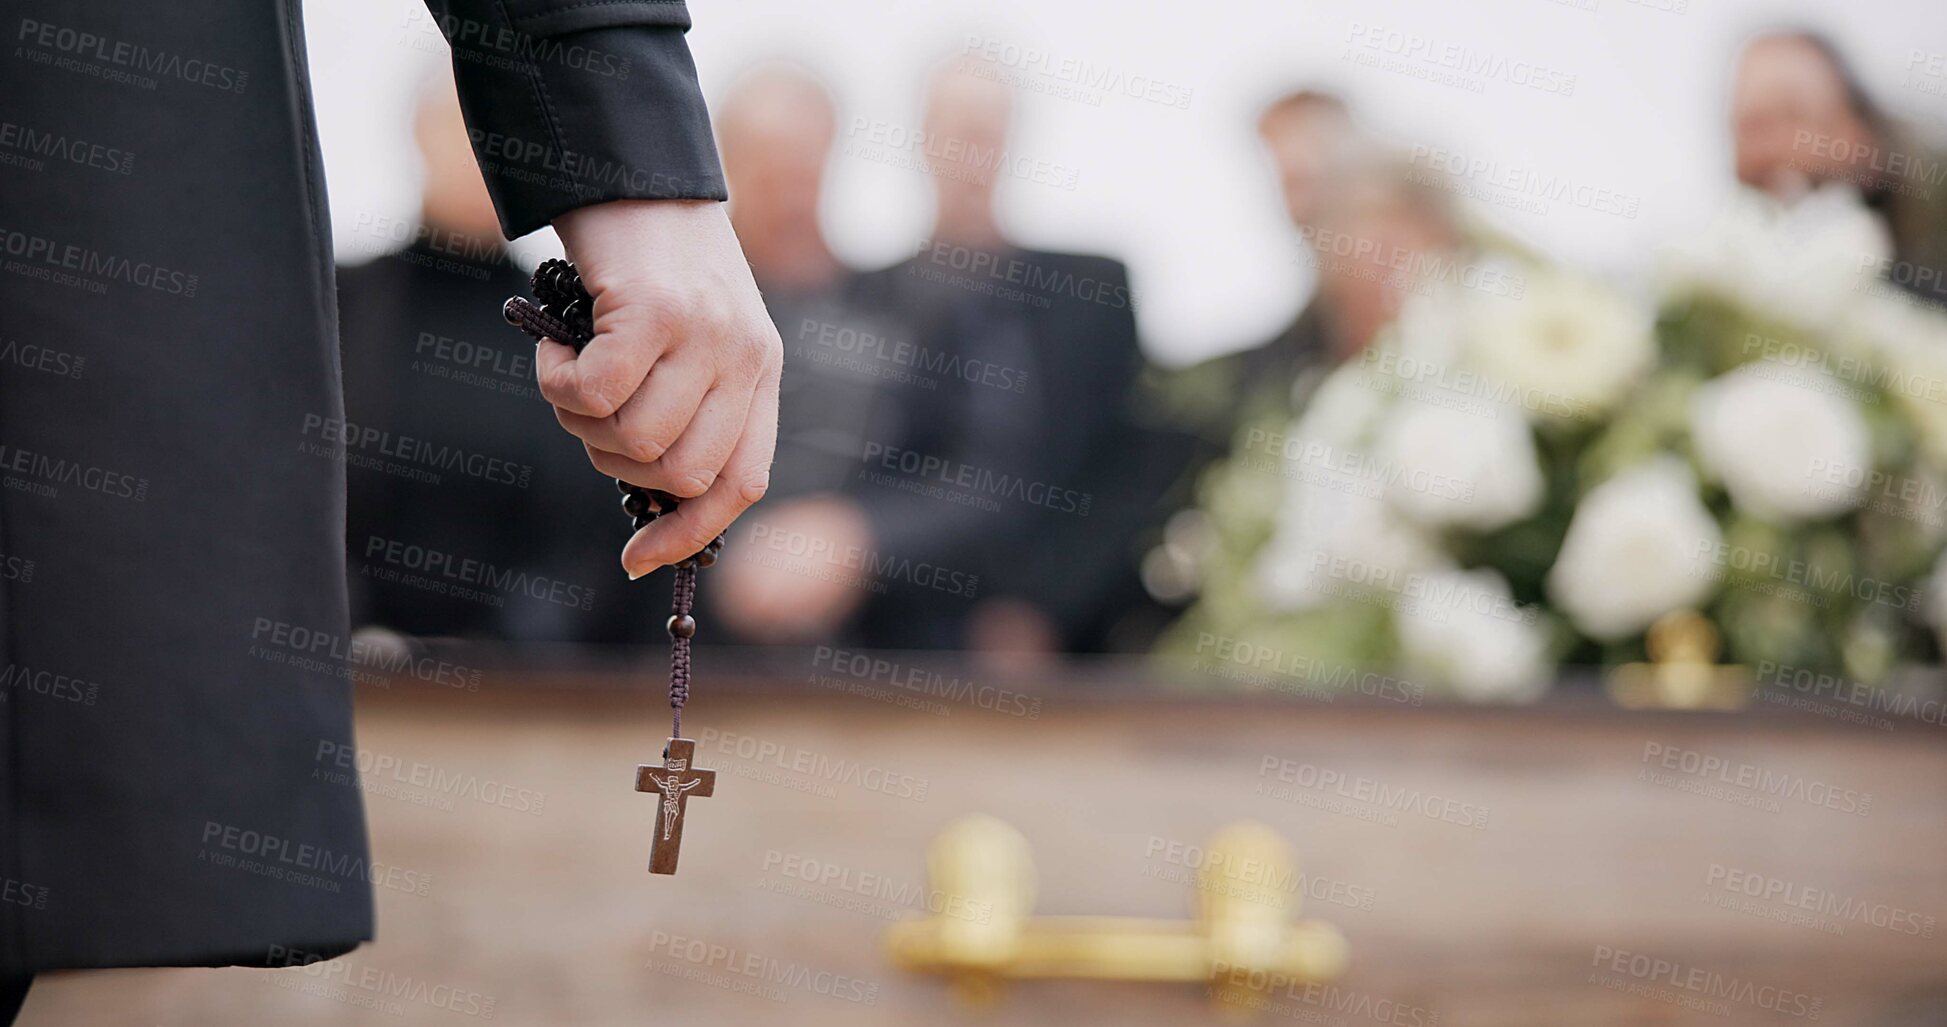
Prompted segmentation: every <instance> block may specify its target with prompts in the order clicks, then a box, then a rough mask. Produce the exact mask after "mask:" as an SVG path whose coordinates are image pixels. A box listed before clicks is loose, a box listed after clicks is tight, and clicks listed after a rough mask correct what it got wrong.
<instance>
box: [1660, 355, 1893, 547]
mask: <svg viewBox="0 0 1947 1027" xmlns="http://www.w3.org/2000/svg"><path fill="white" fill-rule="evenodd" d="M1846 393H1847V386H1846V385H1845V384H1844V383H1842V382H1840V381H1839V380H1837V379H1835V378H1833V377H1832V376H1831V375H1829V374H1827V373H1825V372H1824V371H1821V370H1816V369H1812V368H1797V367H1788V366H1785V365H1782V364H1776V363H1767V362H1763V361H1759V362H1756V363H1750V364H1745V365H1744V366H1743V367H1740V368H1738V369H1737V370H1735V371H1732V372H1730V373H1729V374H1726V375H1723V376H1721V377H1719V378H1715V379H1712V380H1711V381H1708V382H1705V383H1704V384H1703V385H1702V386H1701V387H1699V388H1698V389H1697V393H1696V395H1695V396H1693V397H1692V398H1691V402H1690V433H1691V438H1692V440H1693V441H1694V442H1695V443H1696V445H1697V456H1698V458H1699V459H1700V460H1701V461H1702V462H1703V465H1704V468H1705V469H1706V470H1707V471H1709V472H1710V473H1711V474H1712V475H1713V476H1715V477H1716V478H1718V479H1720V480H1722V481H1723V483H1724V490H1725V491H1726V492H1729V493H1730V495H1731V502H1732V503H1734V504H1736V505H1737V508H1738V509H1740V510H1743V511H1745V512H1746V513H1750V514H1754V515H1756V516H1758V517H1763V518H1766V519H1768V520H1773V521H1780V522H1790V521H1797V520H1807V519H1812V518H1818V517H1827V516H1830V515H1832V514H1836V513H1839V512H1841V511H1843V510H1847V509H1851V508H1852V507H1853V506H1854V505H1856V491H1857V490H1856V483H1857V481H1863V479H1864V477H1865V475H1866V472H1868V471H1869V470H1870V469H1871V464H1872V439H1871V434H1870V431H1869V429H1868V428H1867V427H1866V422H1865V420H1864V419H1863V418H1861V417H1860V416H1859V412H1858V411H1857V410H1856V409H1854V408H1853V405H1852V401H1851V400H1849V399H1847V398H1846ZM1833 468H1836V469H1838V470H1839V471H1840V472H1841V474H1840V475H1839V476H1838V482H1839V483H1835V482H1834V480H1833V479H1834V476H1833V475H1830V474H1819V473H1815V472H1816V471H1820V470H1827V469H1833ZM1846 481H1854V482H1855V485H1854V486H1848V485H1846V484H1844V483H1843V482H1846Z"/></svg>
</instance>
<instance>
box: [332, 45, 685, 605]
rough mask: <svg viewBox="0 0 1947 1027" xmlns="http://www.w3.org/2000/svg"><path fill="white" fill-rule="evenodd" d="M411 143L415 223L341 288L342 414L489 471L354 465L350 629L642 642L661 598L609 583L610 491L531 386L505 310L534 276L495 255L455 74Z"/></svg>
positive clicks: (377, 229)
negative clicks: (456, 453)
mask: <svg viewBox="0 0 1947 1027" xmlns="http://www.w3.org/2000/svg"><path fill="white" fill-rule="evenodd" d="M414 140H415V142H416V143H417V147H418V151H419V155H420V157H421V160H422V163H423V165H424V169H423V170H424V172H425V183H424V188H423V192H422V197H421V206H420V219H419V223H418V224H417V225H412V224H410V223H407V222H390V221H384V220H379V219H373V220H371V221H370V222H368V224H367V225H366V226H365V229H364V231H365V232H366V233H369V235H370V237H371V238H373V239H375V240H377V241H378V242H379V243H380V244H381V245H385V244H389V243H391V242H394V241H399V242H404V243H405V245H404V246H402V247H399V248H396V249H390V250H388V251H386V252H384V253H382V254H381V255H380V256H378V257H377V259H374V260H372V261H370V262H369V263H365V264H362V265H359V266H355V267H347V268H343V269H341V270H340V271H339V275H338V307H339V325H340V334H341V337H342V339H343V352H344V374H345V410H346V417H347V420H348V422H349V423H351V424H353V425H356V426H357V427H358V429H359V430H361V431H367V432H383V433H385V434H384V437H385V438H388V439H393V440H399V442H398V444H400V445H407V444H418V443H424V444H429V445H432V446H442V447H452V448H453V449H455V450H461V449H463V450H465V451H467V452H468V453H469V454H474V455H477V457H478V458H479V459H477V460H472V458H471V457H470V458H469V459H470V460H471V463H470V464H469V466H472V467H473V468H474V470H475V471H477V472H478V473H468V472H463V471H462V470H458V469H454V470H447V471H441V472H437V473H434V472H425V473H419V472H415V471H412V470H411V469H410V468H406V467H404V466H402V465H400V464H399V463H397V462H393V461H351V462H349V465H348V467H347V472H346V473H347V479H348V480H347V529H346V546H347V557H348V563H347V570H348V573H349V576H350V581H351V597H352V623H353V625H354V626H358V625H370V626H381V627H384V628H388V629H392V630H394V631H398V632H402V633H405V634H409V635H421V636H426V635H455V636H468V637H475V638H491V639H507V640H515V641H539V640H544V641H629V640H637V639H640V640H648V639H650V638H652V637H653V632H652V631H651V629H653V628H655V627H656V626H657V625H658V623H659V621H658V620H657V618H656V617H655V616H654V615H653V611H654V608H655V607H656V606H657V603H656V602H655V597H652V596H649V595H646V593H648V592H650V591H652V590H654V589H655V588H657V587H659V586H658V585H656V584H654V583H652V582H651V581H647V580H645V581H642V582H637V583H635V584H634V585H631V586H628V587H622V586H623V585H624V583H623V582H621V581H620V579H619V578H618V577H617V575H616V574H615V570H614V567H615V556H614V549H615V546H616V544H617V541H618V539H620V538H622V537H624V536H626V534H627V524H626V522H625V519H624V518H623V516H622V514H621V513H620V512H618V511H617V510H616V508H615V507H616V498H617V493H616V492H615V487H614V485H613V484H612V483H611V482H610V480H609V479H608V478H606V477H604V476H603V475H601V474H600V473H598V472H596V471H595V470H594V469H592V468H590V467H589V466H588V463H587V459H586V457H585V456H584V455H583V453H582V447H581V444H580V443H579V442H577V441H576V440H575V439H573V438H572V437H570V436H568V435H566V434H564V433H563V432H562V431H561V430H560V427H559V426H558V425H557V424H556V423H555V418H554V414H553V412H552V410H551V409H550V408H549V406H548V404H547V402H546V401H545V400H543V399H542V398H541V395H540V392H539V391H538V389H537V388H536V387H535V384H534V343H533V341H532V340H530V339H528V338H527V337H526V336H525V335H522V334H521V333H520V332H517V331H515V330H514V329H512V328H510V327H509V326H508V325H507V323H506V322H505V321H503V320H501V318H500V315H499V311H500V304H501V301H503V300H505V299H506V298H507V297H509V296H513V295H516V294H521V295H524V294H526V292H527V291H528V289H527V274H526V272H524V271H522V270H521V269H520V268H519V267H518V266H516V264H515V263H514V261H513V260H512V259H511V258H510V256H509V255H508V253H507V250H506V249H505V247H504V246H503V245H502V242H501V237H500V232H499V229H498V228H497V226H496V222H495V219H494V209H493V203H492V201H491V200H490V199H489V198H488V196H487V189H486V184H485V183H484V182H483V181H482V180H481V177H480V171H479V168H478V167H477V165H475V163H474V160H473V154H472V151H471V149H470V147H469V146H468V142H467V134H466V125H465V123H464V122H462V121H461V118H460V107H459V101H458V97H457V96H456V94H455V93H454V91H453V85H452V81H451V79H450V78H448V77H447V76H445V75H440V76H438V77H436V78H435V79H434V80H433V82H432V83H430V84H429V87H428V88H427V90H426V92H425V94H424V96H423V98H422V100H421V103H420V106H419V110H418V114H417V117H416V120H415V124H414ZM407 440H412V441H411V442H408V441H407ZM643 586H649V587H643ZM661 587H666V586H661Z"/></svg>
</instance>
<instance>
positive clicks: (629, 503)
mask: <svg viewBox="0 0 1947 1027" xmlns="http://www.w3.org/2000/svg"><path fill="white" fill-rule="evenodd" d="M622 512H623V513H626V514H628V515H629V516H630V517H647V516H649V497H648V496H645V495H643V494H642V493H640V492H629V493H625V494H624V495H623V496H622Z"/></svg>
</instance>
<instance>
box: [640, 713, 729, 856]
mask: <svg viewBox="0 0 1947 1027" xmlns="http://www.w3.org/2000/svg"><path fill="white" fill-rule="evenodd" d="M695 761H696V743H695V742H694V741H692V740H690V739H688V738H672V739H670V740H669V744H668V745H667V746H665V747H663V765H662V766H660V767H652V766H649V765H648V764H643V765H642V766H639V767H637V768H635V790H636V791H638V792H654V793H656V794H657V795H660V796H662V802H661V803H660V804H659V805H660V809H659V811H658V815H657V817H656V835H655V840H654V841H653V842H651V843H650V846H649V872H650V873H652V874H673V873H675V872H676V850H677V849H678V848H680V847H681V846H682V844H683V814H684V813H685V812H686V811H687V810H688V808H689V800H690V799H691V797H695V798H699V799H701V798H707V797H708V796H709V795H710V793H711V792H713V791H715V790H716V787H717V772H716V771H714V770H700V769H697V768H696V767H694V766H692V764H693V763H694V762H695Z"/></svg>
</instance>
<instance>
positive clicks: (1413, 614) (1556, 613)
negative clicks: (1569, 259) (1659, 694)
mask: <svg viewBox="0 0 1947 1027" xmlns="http://www.w3.org/2000/svg"><path fill="white" fill-rule="evenodd" d="M1889 249H1890V247H1889V243H1888V240H1887V237H1886V233H1885V231H1884V230H1883V228H1882V227H1881V226H1880V224H1879V222H1878V221H1877V220H1876V219H1875V218H1874V217H1873V215H1872V214H1871V213H1870V212H1869V211H1867V210H1866V209H1865V208H1864V207H1863V206H1862V205H1861V204H1860V203H1859V201H1858V199H1857V197H1856V196H1855V195H1854V194H1853V193H1851V192H1850V191H1849V190H1847V189H1844V188H1839V187H1827V188H1826V189H1822V190H1820V191H1819V192H1818V193H1817V194H1814V195H1812V196H1809V197H1806V198H1804V199H1802V200H1800V201H1799V202H1798V203H1796V204H1793V205H1790V206H1783V205H1779V204H1777V203H1775V202H1773V201H1771V200H1769V199H1767V198H1764V197H1762V196H1760V195H1758V194H1755V193H1750V194H1739V195H1737V196H1736V197H1734V199H1733V201H1732V202H1731V203H1730V204H1729V205H1728V206H1727V208H1726V209H1725V211H1724V213H1723V214H1722V215H1721V216H1720V217H1719V218H1718V219H1717V220H1716V221H1715V222H1714V223H1713V224H1711V225H1710V226H1709V227H1708V229H1707V230H1706V231H1704V232H1703V233H1701V234H1700V236H1699V237H1698V239H1696V240H1695V241H1692V242H1689V243H1686V244H1684V245H1682V246H1678V247H1673V248H1672V249H1671V250H1670V251H1669V252H1668V254H1667V256H1666V259H1665V260H1664V261H1663V262H1662V268H1661V270H1660V272H1659V275H1658V278H1657V281H1656V282H1655V284H1654V286H1653V287H1652V288H1651V289H1650V290H1648V291H1649V292H1650V293H1651V294H1652V295H1651V298H1650V299H1649V300H1648V301H1643V300H1639V299H1636V298H1632V297H1630V296H1627V295H1625V294H1623V293H1622V292H1620V291H1618V290H1615V289H1612V288H1609V287H1606V286H1604V285H1603V284H1601V283H1599V282H1597V281H1595V280H1593V279H1591V278H1588V277H1585V276H1581V275H1577V274H1573V273H1570V272H1567V271H1565V270H1562V269H1559V268H1555V267H1551V266H1546V265H1543V264H1541V263H1539V262H1534V261H1530V262H1528V263H1527V266H1525V267H1522V268H1521V269H1520V270H1519V271H1518V272H1516V273H1515V274H1514V276H1513V277H1514V280H1518V281H1521V282H1522V283H1523V288H1521V289H1520V290H1518V295H1506V294H1487V293H1485V292H1475V291H1469V290H1466V289H1464V288H1461V287H1460V286H1458V285H1456V284H1453V283H1446V284H1444V285H1443V286H1442V287H1439V288H1435V289H1430V290H1426V291H1424V292H1423V293H1422V294H1420V295H1416V296H1414V297H1413V298H1412V299H1410V300H1409V301H1408V302H1407V304H1406V306H1405V308H1404V309H1403V310H1402V312H1401V314H1400V316H1399V317H1398V319H1397V320H1396V322H1395V323H1394V324H1393V325H1392V326H1391V327H1390V328H1388V329H1387V330H1386V331H1384V332H1382V333H1381V335H1380V336H1379V337H1378V338H1377V339H1375V340H1374V342H1373V344H1372V345H1371V346H1369V347H1368V348H1367V349H1366V350H1365V351H1364V352H1363V353H1362V354H1360V355H1359V356H1358V357H1355V358H1353V359H1352V360H1350V361H1348V362H1346V363H1343V364H1341V365H1339V366H1338V367H1337V368H1335V369H1333V370H1331V371H1330V372H1329V373H1328V374H1326V375H1325V376H1324V378H1323V380H1322V381H1319V382H1316V383H1301V386H1300V392H1301V393H1302V395H1301V396H1299V397H1298V398H1297V400H1296V401H1295V402H1294V408H1295V409H1297V410H1298V411H1299V412H1298V415H1297V417H1296V418H1295V420H1293V421H1292V422H1291V423H1289V424H1287V425H1278V424H1264V423H1259V424H1251V425H1246V426H1245V427H1244V428H1243V429H1242V430H1241V431H1240V433H1239V436H1238V439H1237V441H1236V443H1235V446H1234V449H1233V453H1232V456H1231V457H1230V459H1228V460H1226V461H1224V462H1223V463H1222V464H1220V465H1219V466H1217V467H1215V468H1213V469H1212V470H1211V471H1210V472H1209V473H1208V474H1207V475H1206V476H1205V477H1204V479H1203V480H1202V482H1201V483H1200V489H1199V492H1200V500H1201V502H1200V504H1199V507H1198V509H1197V510H1195V511H1193V512H1190V513H1187V514H1185V515H1181V516H1180V517H1179V518H1178V520H1177V521H1176V522H1173V523H1172V525H1171V529H1170V541H1169V545H1170V546H1172V547H1174V548H1175V550H1176V551H1177V552H1178V553H1179V555H1181V556H1182V557H1183V559H1185V560H1186V561H1187V562H1189V563H1191V564H1193V565H1194V567H1195V568H1196V572H1197V573H1196V579H1197V582H1198V586H1199V589H1198V597H1197V601H1196V603H1195V605H1194V606H1193V607H1192V608H1191V609H1190V611H1189V612H1188V614H1186V616H1185V618H1184V619H1183V621H1182V622H1181V623H1180V624H1179V625H1178V627H1177V629H1176V631H1175V633H1174V635H1173V637H1172V639H1171V640H1170V642H1169V643H1168V645H1169V647H1170V648H1172V649H1175V650H1177V651H1179V652H1183V653H1196V654H1207V651H1208V650H1209V648H1210V640H1211V639H1213V638H1215V639H1221V640H1224V641H1225V642H1227V643H1231V644H1244V645H1247V646H1251V647H1256V648H1257V649H1258V650H1260V651H1264V650H1268V651H1272V652H1299V653H1305V654H1308V656H1309V658H1312V659H1315V660H1317V661H1320V662H1322V663H1323V664H1325V665H1329V666H1338V665H1346V666H1367V667H1385V668H1394V669H1398V670H1399V671H1401V672H1403V673H1406V674H1408V675H1413V676H1414V680H1424V681H1428V682H1439V683H1441V684H1444V685H1445V686H1447V687H1449V688H1451V689H1452V690H1453V691H1455V692H1457V693H1459V694H1461V695H1463V696H1469V697H1475V698H1510V697H1513V698H1519V697H1526V696H1532V695H1534V694H1536V693H1537V692H1539V691H1540V690H1541V689H1543V688H1545V687H1546V686H1547V683H1548V682H1549V681H1551V680H1553V679H1554V677H1555V676H1556V671H1557V668H1558V666H1559V665H1561V664H1564V663H1575V664H1601V665H1615V664H1619V663H1624V662H1630V661H1636V660H1641V659H1643V657H1644V651H1645V635H1646V633H1647V632H1648V631H1649V629H1650V627H1651V625H1652V624H1654V623H1655V622H1656V621H1657V620H1658V619H1659V618H1662V617H1665V616H1666V615H1669V614H1672V613H1677V612H1679V611H1689V610H1695V611H1699V612H1701V613H1702V614H1703V615H1704V616H1705V617H1707V618H1708V619H1709V621H1710V622H1711V623H1712V624H1713V625H1715V627H1716V629H1717V630H1718V632H1719V633H1720V634H1721V636H1722V639H1723V647H1724V651H1723V657H1722V658H1723V659H1725V660H1727V661H1729V662H1735V663H1740V664H1745V665H1749V666H1766V667H1786V668H1807V669H1814V670H1817V671H1820V672H1830V673H1836V674H1844V675H1846V676H1848V677H1850V678H1853V679H1855V680H1860V681H1868V682H1878V681H1882V680H1884V679H1886V678H1887V676H1888V675H1889V674H1891V673H1892V672H1893V671H1894V670H1895V669H1896V668H1898V667H1899V666H1900V665H1901V664H1903V663H1907V662H1913V661H1924V660H1930V659H1932V658H1933V654H1934V652H1935V651H1936V650H1935V642H1934V641H1933V639H1932V637H1931V636H1930V629H1931V628H1932V627H1933V625H1932V624H1931V623H1930V621H1929V617H1930V616H1931V614H1932V611H1933V610H1935V609H1947V602H1943V601H1936V600H1934V598H1933V596H1935V595H1936V594H1939V595H1941V596H1942V598H1943V599H1947V571H1942V572H1937V571H1936V566H1937V565H1939V564H1941V554H1942V551H1943V548H1947V317H1944V316H1942V314H1941V313H1940V312H1938V311H1936V310H1935V309H1933V308H1930V307H1925V306H1922V305H1919V304H1917V303H1915V302H1914V301H1912V300H1910V299H1908V298H1907V297H1905V296H1904V295H1903V294H1901V293H1899V292H1898V291H1897V290H1895V289H1894V288H1892V287H1891V286H1889V285H1886V284H1884V283H1883V282H1881V280H1880V279H1879V276H1878V271H1879V269H1880V267H1881V266H1882V263H1883V261H1884V260H1885V259H1886V257H1887V254H1888V252H1889ZM1503 292H1505V291H1503Z"/></svg>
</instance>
